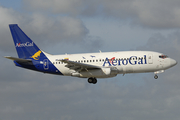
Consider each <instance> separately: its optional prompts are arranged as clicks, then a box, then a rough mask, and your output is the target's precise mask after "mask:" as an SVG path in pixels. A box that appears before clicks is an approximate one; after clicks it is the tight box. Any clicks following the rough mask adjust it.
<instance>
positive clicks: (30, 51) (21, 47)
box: [9, 24, 41, 59]
mask: <svg viewBox="0 0 180 120" xmlns="http://www.w3.org/2000/svg"><path fill="white" fill-rule="evenodd" d="M9 28H10V30H11V34H12V38H13V40H14V45H15V47H16V50H17V53H18V56H19V58H23V59H28V58H33V56H34V55H35V54H40V53H41V50H40V49H39V48H38V47H37V46H36V44H35V43H34V42H33V41H32V40H31V39H30V38H29V37H28V36H27V35H26V34H25V33H24V32H23V31H22V30H21V29H20V28H19V27H18V25H17V24H11V25H9ZM33 59H38V58H37V56H34V58H33Z"/></svg>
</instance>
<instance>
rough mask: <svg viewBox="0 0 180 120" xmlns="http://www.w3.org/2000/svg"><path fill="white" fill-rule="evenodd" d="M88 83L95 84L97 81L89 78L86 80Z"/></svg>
mask: <svg viewBox="0 0 180 120" xmlns="http://www.w3.org/2000/svg"><path fill="white" fill-rule="evenodd" d="M88 82H89V83H93V84H96V83H97V79H96V78H93V77H90V78H88Z"/></svg>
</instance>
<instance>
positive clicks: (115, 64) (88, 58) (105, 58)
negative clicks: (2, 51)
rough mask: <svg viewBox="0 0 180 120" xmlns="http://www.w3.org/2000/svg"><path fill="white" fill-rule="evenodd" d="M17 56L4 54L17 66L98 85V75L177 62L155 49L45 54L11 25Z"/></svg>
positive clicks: (152, 68)
mask: <svg viewBox="0 0 180 120" xmlns="http://www.w3.org/2000/svg"><path fill="white" fill-rule="evenodd" d="M9 28H10V31H11V34H12V38H13V40H14V45H15V48H16V51H17V54H18V58H17V57H10V56H5V58H8V59H11V60H13V61H14V63H15V65H16V66H18V67H22V68H26V69H30V70H35V71H39V72H43V73H50V74H57V75H64V76H73V77H80V78H88V82H89V83H93V84H96V83H97V79H96V78H109V77H115V76H116V75H118V74H123V75H124V74H128V73H146V72H154V74H155V75H154V78H155V79H157V78H158V76H157V74H158V73H162V72H164V71H165V70H166V69H169V68H171V67H173V66H175V65H176V64H177V61H175V60H174V59H172V58H169V57H168V56H167V55H164V54H162V53H159V52H153V51H119V52H100V53H86V54H64V55H50V54H48V53H45V52H44V51H42V50H41V49H39V48H38V46H37V45H36V44H35V43H34V42H33V41H32V40H31V39H30V38H29V37H28V36H27V35H26V34H25V33H24V32H23V31H22V30H21V29H20V28H19V27H18V25H17V24H11V25H9Z"/></svg>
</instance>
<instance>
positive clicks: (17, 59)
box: [5, 56, 32, 62]
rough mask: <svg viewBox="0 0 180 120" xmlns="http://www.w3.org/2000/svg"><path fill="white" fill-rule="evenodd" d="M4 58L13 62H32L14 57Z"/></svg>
mask: <svg viewBox="0 0 180 120" xmlns="http://www.w3.org/2000/svg"><path fill="white" fill-rule="evenodd" d="M5 58H7V59H10V60H14V61H17V62H32V60H30V59H29V60H28V59H22V58H16V57H11V56H5Z"/></svg>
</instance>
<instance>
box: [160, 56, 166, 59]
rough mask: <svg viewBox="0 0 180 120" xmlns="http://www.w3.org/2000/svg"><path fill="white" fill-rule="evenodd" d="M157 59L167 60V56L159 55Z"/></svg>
mask: <svg viewBox="0 0 180 120" xmlns="http://www.w3.org/2000/svg"><path fill="white" fill-rule="evenodd" d="M159 58H162V59H165V58H168V56H167V55H160V56H159Z"/></svg>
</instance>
